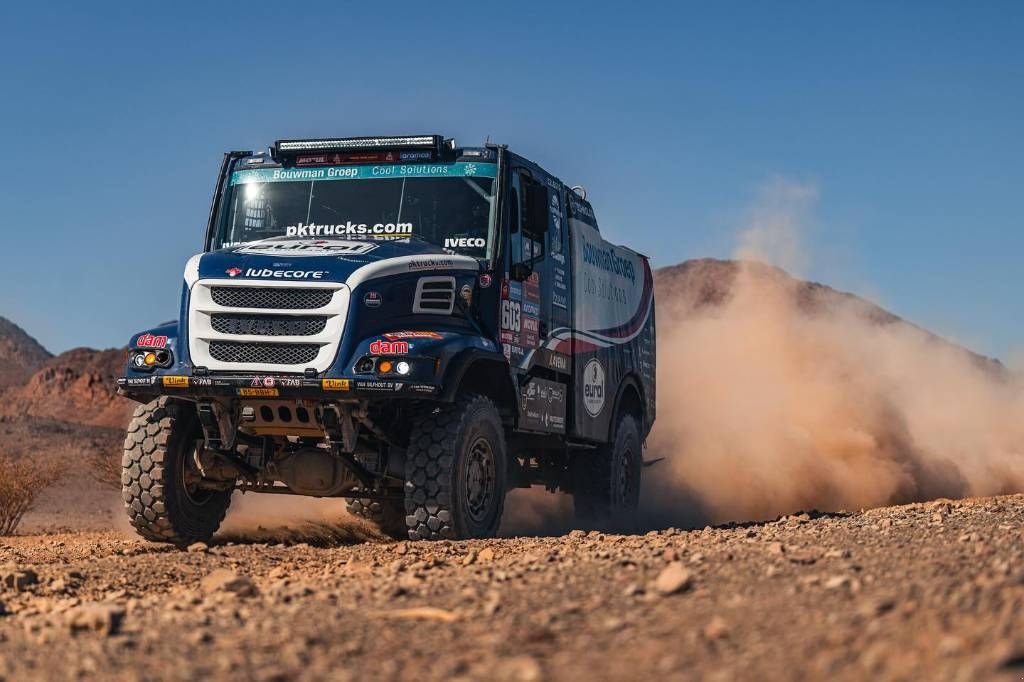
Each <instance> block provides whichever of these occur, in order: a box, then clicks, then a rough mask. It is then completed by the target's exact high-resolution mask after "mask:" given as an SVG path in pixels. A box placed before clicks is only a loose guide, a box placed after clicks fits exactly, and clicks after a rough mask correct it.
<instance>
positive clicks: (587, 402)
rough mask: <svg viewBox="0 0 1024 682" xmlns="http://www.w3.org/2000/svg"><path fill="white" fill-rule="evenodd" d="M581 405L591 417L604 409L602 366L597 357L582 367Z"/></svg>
mask: <svg viewBox="0 0 1024 682" xmlns="http://www.w3.org/2000/svg"><path fill="white" fill-rule="evenodd" d="M583 407H585V408H586V410H587V414H589V415H590V416H591V417H596V416H597V415H599V414H601V410H603V409H604V367H602V366H601V363H600V362H598V361H597V358H594V359H592V360H591V361H590V362H588V363H587V366H586V367H584V368H583Z"/></svg>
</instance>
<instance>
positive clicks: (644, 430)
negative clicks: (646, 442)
mask: <svg viewBox="0 0 1024 682" xmlns="http://www.w3.org/2000/svg"><path fill="white" fill-rule="evenodd" d="M629 387H633V388H634V389H635V390H636V392H637V395H639V396H640V424H638V426H639V427H640V434H641V436H642V437H643V438H646V437H647V434H648V433H650V430H651V428H650V426H649V425H648V423H647V411H646V410H644V405H646V404H647V402H646V401H647V396H646V395H645V394H644V385H643V382H642V381H640V377H638V376H637V375H636V373H634V372H630V373H629V374H627V375H626V376H624V377H622V381H620V382H619V388H618V390H617V391H616V393H615V403H614V405H615V410H614V411H613V412H612V415H614V416H613V418H612V420H611V423H610V424H609V425H608V442H611V441H612V439H613V438H614V436H615V426H616V424H617V419H615V417H617V416H618V415H619V410H621V409H622V400H623V397H624V396H625V395H626V389H627V388H629Z"/></svg>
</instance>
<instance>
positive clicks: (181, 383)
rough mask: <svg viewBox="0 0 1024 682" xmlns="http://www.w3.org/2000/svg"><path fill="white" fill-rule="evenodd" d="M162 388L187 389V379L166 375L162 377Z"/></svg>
mask: <svg viewBox="0 0 1024 682" xmlns="http://www.w3.org/2000/svg"><path fill="white" fill-rule="evenodd" d="M163 382H164V388H188V377H181V376H174V375H172V374H168V375H167V376H165V377H163Z"/></svg>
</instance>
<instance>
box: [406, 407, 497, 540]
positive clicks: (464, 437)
mask: <svg viewBox="0 0 1024 682" xmlns="http://www.w3.org/2000/svg"><path fill="white" fill-rule="evenodd" d="M505 452H506V451H505V432H504V429H503V427H502V423H501V417H500V416H499V415H498V410H497V409H496V408H495V407H494V403H492V402H491V401H490V400H489V399H488V398H485V397H483V396H480V395H474V394H470V395H465V396H462V397H460V398H459V399H458V400H456V402H455V403H452V404H441V405H438V406H437V407H436V408H434V409H433V410H431V411H430V412H427V413H426V414H423V415H421V416H420V417H419V418H417V419H416V421H415V422H414V423H413V427H412V433H411V434H410V437H409V448H408V450H407V451H406V463H405V467H406V469H405V514H406V516H405V523H406V527H407V529H408V535H409V538H411V539H413V540H439V539H442V538H448V539H466V538H487V537H493V536H494V535H495V533H497V531H498V526H499V524H500V523H501V514H502V511H503V510H504V506H505V492H506V484H507V479H508V460H507V458H506V454H505Z"/></svg>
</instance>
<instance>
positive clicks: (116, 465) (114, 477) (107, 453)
mask: <svg viewBox="0 0 1024 682" xmlns="http://www.w3.org/2000/svg"><path fill="white" fill-rule="evenodd" d="M121 454H122V450H121V448H120V447H114V446H111V445H109V444H108V443H105V442H101V441H99V440H95V439H93V440H92V441H90V444H89V447H87V448H86V453H85V466H86V468H87V470H88V472H89V475H90V476H91V477H92V479H93V480H94V481H96V482H97V483H99V484H100V485H102V486H104V487H107V488H120V487H121Z"/></svg>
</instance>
